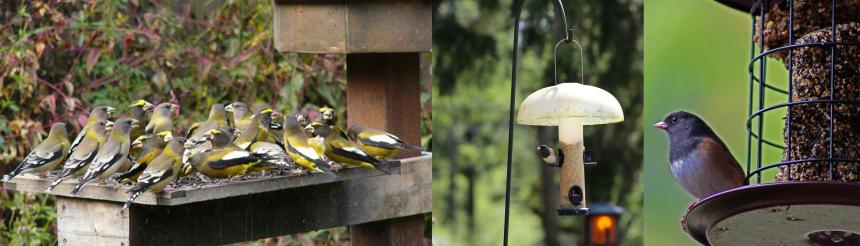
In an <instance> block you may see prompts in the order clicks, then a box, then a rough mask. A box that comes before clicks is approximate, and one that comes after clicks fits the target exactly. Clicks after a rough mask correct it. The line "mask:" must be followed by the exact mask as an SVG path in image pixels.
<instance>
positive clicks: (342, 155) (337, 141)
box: [307, 122, 389, 174]
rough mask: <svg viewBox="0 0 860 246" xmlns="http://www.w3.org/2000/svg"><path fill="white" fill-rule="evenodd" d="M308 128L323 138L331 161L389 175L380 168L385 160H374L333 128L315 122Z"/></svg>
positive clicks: (326, 152) (326, 153)
mask: <svg viewBox="0 0 860 246" xmlns="http://www.w3.org/2000/svg"><path fill="white" fill-rule="evenodd" d="M307 127H308V128H312V129H313V130H312V133H313V134H314V135H316V136H321V137H323V139H324V143H325V156H326V157H328V158H329V159H331V160H333V161H335V162H337V163H340V164H344V165H348V166H355V167H365V168H376V169H377V170H379V171H382V172H384V173H386V174H388V173H389V172H388V171H385V170H382V169H381V168H379V165H380V164H382V163H383V162H385V161H384V160H380V159H377V158H374V157H373V156H371V155H370V154H368V153H367V152H365V151H364V150H362V149H361V148H359V147H358V145H356V144H355V143H353V142H350V141H349V140H348V139H346V138H344V137H343V136H341V135H340V134H338V133H337V132H335V131H334V130H333V129H332V127H331V126H328V125H324V124H321V123H318V122H314V123H311V124H310V125H309V126H307Z"/></svg>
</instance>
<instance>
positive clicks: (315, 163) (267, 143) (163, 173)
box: [2, 100, 420, 208]
mask: <svg viewBox="0 0 860 246" xmlns="http://www.w3.org/2000/svg"><path fill="white" fill-rule="evenodd" d="M178 110H179V106H178V105H176V104H171V103H161V104H159V105H157V106H155V105H153V104H152V103H150V102H147V101H145V100H137V101H135V102H133V103H131V104H130V105H129V106H128V107H127V108H126V109H125V115H124V117H122V118H119V119H116V120H114V121H112V120H113V116H114V114H115V113H116V109H114V108H112V107H109V106H99V107H96V108H93V109H92V110H91V112H90V114H89V116H88V117H87V121H86V123H85V125H84V126H83V127H82V129H81V131H80V133H78V135H77V136H76V137H75V138H74V140H72V141H69V135H68V133H67V130H66V124H65V123H62V122H58V123H54V124H53V125H52V126H51V130H50V132H49V133H48V137H47V138H46V139H45V140H44V141H42V142H41V143H40V144H39V145H37V146H36V147H35V148H34V149H33V150H32V151H31V152H30V153H29V154H28V155H27V156H26V157H25V158H24V160H23V161H22V162H21V164H20V165H18V167H16V168H15V169H14V170H13V171H12V172H10V173H9V174H7V175H5V176H4V177H3V180H2V181H3V182H7V181H9V180H11V179H12V178H14V177H15V176H17V175H19V174H22V173H34V174H38V175H40V176H42V177H45V174H46V173H47V172H49V171H52V170H54V169H56V168H57V167H59V166H61V165H60V164H62V167H61V168H60V172H59V174H58V175H57V176H56V177H55V178H54V181H53V182H52V183H51V184H50V185H49V186H48V189H47V190H46V192H50V191H52V190H53V189H54V188H56V187H57V186H58V185H59V184H60V183H62V182H63V180H67V179H71V178H77V179H78V180H77V184H76V185H75V187H74V189H73V190H72V191H71V193H70V195H71V196H75V195H76V194H77V193H78V192H79V191H81V190H82V189H83V188H84V187H86V185H87V184H88V183H90V182H92V181H99V182H102V183H106V182H108V181H110V180H115V181H117V182H123V183H133V186H132V187H131V188H130V189H129V190H128V191H127V192H128V193H129V198H128V201H127V202H126V204H125V206H124V208H128V206H130V205H131V203H132V202H133V201H134V200H135V199H136V198H137V197H138V196H140V195H141V194H143V193H144V192H146V191H153V192H161V191H162V190H163V189H164V188H165V187H166V186H167V185H168V184H170V183H172V182H174V181H176V180H177V179H178V178H179V177H182V176H186V175H190V174H192V173H195V172H199V173H201V174H202V175H205V176H206V177H208V178H215V179H222V178H231V177H235V176H239V175H246V174H251V173H257V172H263V171H265V170H267V169H271V168H276V167H280V168H286V169H296V168H301V169H303V170H305V171H307V172H312V173H323V174H325V175H328V176H329V177H336V174H335V173H334V172H333V171H332V169H331V167H332V165H331V164H332V162H336V163H339V164H340V165H343V166H346V167H364V168H375V169H378V170H380V171H382V172H385V173H388V172H387V171H385V170H382V169H380V168H379V167H380V164H383V163H385V162H388V161H389V159H390V158H393V157H394V156H396V155H397V153H399V152H400V151H401V150H403V149H420V147H419V146H415V145H411V144H408V143H405V142H404V141H402V140H401V139H400V138H398V137H397V136H395V135H392V134H390V133H387V132H384V131H381V130H376V129H372V128H367V127H363V126H359V125H352V126H350V127H349V128H347V130H346V131H344V130H343V128H341V127H340V126H338V124H337V118H336V116H335V114H334V109H332V108H329V107H324V108H321V109H319V112H320V115H321V117H320V118H321V119H319V121H316V122H309V119H308V118H307V117H306V116H305V115H302V114H299V113H295V114H290V115H282V114H280V113H278V112H275V111H274V110H273V109H271V108H264V109H262V110H259V111H257V112H253V110H251V109H250V108H249V107H248V105H247V104H245V103H242V102H233V103H231V104H229V105H226V106H224V105H223V104H214V105H212V106H211V109H210V111H209V116H208V118H207V119H206V120H205V121H202V122H197V123H194V124H193V125H192V126H191V127H190V128H189V129H188V131H187V132H186V133H185V134H184V136H174V133H173V116H174V115H175V114H177V113H178ZM229 114H232V121H231V120H229V119H228V118H229V116H228V115H229ZM281 120H282V121H281ZM279 121H281V122H279Z"/></svg>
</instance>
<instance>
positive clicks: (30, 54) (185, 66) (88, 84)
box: [0, 0, 431, 245]
mask: <svg viewBox="0 0 860 246" xmlns="http://www.w3.org/2000/svg"><path fill="white" fill-rule="evenodd" d="M272 4H273V2H272V1H271V0H207V1H141V0H132V1H122V0H110V1H75V0H72V1H56V0H35V1H30V0H9V1H7V0H4V1H0V173H5V170H9V169H11V168H13V167H15V165H18V163H19V162H20V161H21V159H22V158H23V157H24V156H25V155H26V153H28V152H29V151H30V149H32V148H33V146H35V144H38V143H39V142H40V141H41V139H42V138H43V137H44V135H46V134H47V129H48V128H49V127H50V125H51V124H52V123H53V122H56V121H65V122H68V123H71V124H70V125H71V128H72V129H70V132H71V134H70V135H74V134H77V132H78V130H79V129H80V126H81V123H82V122H84V121H85V120H86V115H87V113H88V112H89V109H91V108H93V107H95V106H99V105H110V106H113V107H115V108H117V110H118V113H120V114H122V113H124V112H122V111H123V110H124V109H125V108H126V107H127V105H128V104H129V103H130V102H131V101H133V100H136V99H141V98H142V99H146V100H148V101H150V102H153V103H156V104H157V103H161V102H172V103H176V104H179V105H180V108H181V110H180V115H181V116H180V117H179V118H178V119H176V120H174V125H175V126H176V128H175V132H174V133H179V132H184V131H185V130H186V129H187V127H189V126H190V125H191V124H192V123H193V122H197V121H202V120H205V119H206V115H207V114H208V112H209V107H210V105H211V104H213V103H224V104H227V103H230V102H233V101H244V102H246V103H249V105H252V107H255V108H256V107H259V106H263V105H265V106H270V107H273V108H274V109H275V110H277V111H280V112H296V111H299V110H304V111H305V112H307V113H311V114H313V112H314V111H315V110H316V109H317V108H318V107H320V106H325V105H329V106H332V107H334V108H335V109H336V113H337V114H338V115H339V116H340V117H341V119H344V118H343V117H344V116H345V111H346V107H345V99H346V97H345V93H344V92H345V91H344V90H345V87H346V83H347V81H346V74H345V69H346V67H345V56H343V55H333V54H296V53H282V52H279V51H276V50H275V48H274V42H273V31H272V26H273V13H272V12H273V11H272V10H273V6H272ZM429 90H430V85H429V83H428V84H424V85H422V93H421V95H415V96H420V97H421V98H422V109H424V110H422V116H423V121H422V127H423V131H422V133H423V135H424V136H425V139H426V138H429V135H430V134H431V132H430V128H429V126H430V123H429V122H430V118H431V117H430V108H429V104H430V92H429ZM53 200H54V199H53V196H46V195H35V194H25V193H17V192H10V191H5V190H3V191H0V222H2V223H0V245H53V244H56V243H57V239H56V215H55V210H54V202H53ZM348 235H349V233H348V232H347V229H346V228H344V227H341V228H335V229H331V230H321V231H318V232H310V233H302V234H295V235H290V236H284V237H278V238H272V239H267V240H261V241H258V242H256V244H265V245H313V244H324V243H340V242H342V241H346V240H348Z"/></svg>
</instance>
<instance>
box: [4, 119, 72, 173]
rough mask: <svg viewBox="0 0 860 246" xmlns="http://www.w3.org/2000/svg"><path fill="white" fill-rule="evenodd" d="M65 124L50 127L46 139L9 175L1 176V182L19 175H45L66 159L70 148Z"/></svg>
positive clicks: (60, 123)
mask: <svg viewBox="0 0 860 246" xmlns="http://www.w3.org/2000/svg"><path fill="white" fill-rule="evenodd" d="M70 145H71V144H70V143H69V135H68V133H67V132H66V124H65V123H62V122H58V123H54V124H53V125H51V131H50V132H48V138H45V140H44V141H42V142H41V143H39V145H36V147H35V148H33V151H30V154H27V157H25V158H24V161H22V162H21V164H20V165H18V167H17V168H15V170H12V172H11V173H9V174H7V175H6V176H3V182H6V181H9V180H11V179H12V178H14V177H15V176H17V175H18V174H21V173H39V174H42V173H45V172H47V171H51V170H53V169H54V168H56V167H57V166H58V165H60V163H63V160H65V159H66V152H67V151H69V147H70Z"/></svg>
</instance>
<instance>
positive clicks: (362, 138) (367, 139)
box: [347, 125, 421, 159]
mask: <svg viewBox="0 0 860 246" xmlns="http://www.w3.org/2000/svg"><path fill="white" fill-rule="evenodd" d="M347 136H349V139H350V140H352V141H353V142H355V143H357V144H358V146H359V147H361V149H363V150H364V151H366V152H367V153H368V154H370V155H371V156H373V157H375V158H377V159H388V158H392V157H394V156H396V155H397V153H400V150H403V149H416V150H417V149H421V147H419V146H415V145H411V144H408V143H406V142H403V140H400V138H398V137H397V136H394V134H391V133H388V132H385V131H382V130H377V129H373V128H368V127H363V126H360V125H352V126H350V127H349V130H348V131H347Z"/></svg>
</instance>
